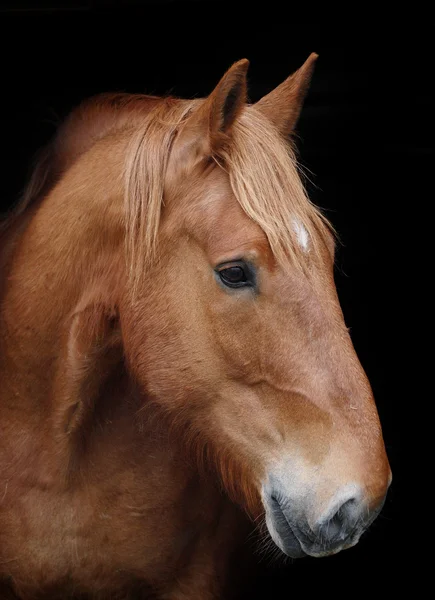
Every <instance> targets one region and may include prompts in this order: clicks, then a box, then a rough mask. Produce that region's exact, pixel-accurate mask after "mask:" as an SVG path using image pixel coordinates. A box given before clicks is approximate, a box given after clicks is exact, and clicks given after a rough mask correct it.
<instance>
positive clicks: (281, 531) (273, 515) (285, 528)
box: [266, 497, 307, 558]
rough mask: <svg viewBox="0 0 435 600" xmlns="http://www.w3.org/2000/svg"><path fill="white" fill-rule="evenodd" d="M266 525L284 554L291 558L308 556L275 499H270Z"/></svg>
mask: <svg viewBox="0 0 435 600" xmlns="http://www.w3.org/2000/svg"><path fill="white" fill-rule="evenodd" d="M266 524H267V527H268V529H269V533H270V535H271V537H272V539H273V541H274V542H275V544H276V545H277V546H278V548H279V549H280V550H282V552H284V554H286V555H287V556H290V557H291V558H302V557H304V556H307V553H306V552H305V551H304V549H303V547H302V544H301V542H300V540H299V537H298V536H297V535H296V534H295V532H294V529H293V527H292V526H291V525H290V523H289V521H288V519H287V518H286V516H285V514H284V513H283V511H282V509H281V507H280V505H279V503H278V501H277V500H276V499H275V498H273V497H272V498H270V510H268V511H267V512H266Z"/></svg>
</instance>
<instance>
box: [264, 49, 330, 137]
mask: <svg viewBox="0 0 435 600" xmlns="http://www.w3.org/2000/svg"><path fill="white" fill-rule="evenodd" d="M317 57H318V55H317V54H315V53H314V52H313V53H311V54H310V56H309V57H308V58H307V60H306V61H305V62H304V64H303V65H302V67H300V69H298V70H297V71H296V72H295V73H293V75H290V77H288V78H287V79H286V80H285V81H283V82H282V83H281V84H280V85H279V86H278V87H277V88H275V89H274V90H273V91H272V92H270V93H269V94H267V96H264V97H263V98H262V99H261V100H259V101H258V102H257V103H256V104H255V106H256V108H257V109H258V110H259V111H260V112H261V113H263V115H264V116H265V117H267V118H268V119H269V120H270V121H271V122H272V123H273V124H274V125H275V127H276V128H277V129H278V131H280V132H281V133H282V135H284V136H288V135H289V134H290V133H291V132H292V131H293V129H294V128H295V126H296V123H297V121H298V118H299V114H300V112H301V109H302V105H303V102H304V99H305V96H306V93H307V91H308V88H309V85H310V81H311V77H312V74H313V71H314V65H315V62H316V60H317Z"/></svg>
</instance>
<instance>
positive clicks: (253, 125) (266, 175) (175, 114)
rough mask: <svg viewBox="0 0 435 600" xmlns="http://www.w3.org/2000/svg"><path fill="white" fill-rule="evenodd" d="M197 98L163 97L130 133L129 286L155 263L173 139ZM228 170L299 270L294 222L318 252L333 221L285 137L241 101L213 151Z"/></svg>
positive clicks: (274, 245) (245, 202) (239, 195)
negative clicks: (312, 195)
mask: <svg viewBox="0 0 435 600" xmlns="http://www.w3.org/2000/svg"><path fill="white" fill-rule="evenodd" d="M197 106H199V102H198V101H197V100H194V101H185V100H178V101H175V100H173V99H167V100H164V101H162V103H161V104H159V105H158V106H156V107H155V108H154V110H152V111H151V112H150V113H149V114H148V115H147V116H146V118H145V121H144V122H143V124H142V126H141V127H140V128H139V129H137V130H136V131H135V133H134V134H133V136H132V138H131V140H130V143H129V147H128V150H127V153H126V160H125V173H124V176H125V215H126V223H127V231H126V251H127V259H128V268H129V274H130V279H131V282H132V285H133V287H134V288H136V287H137V285H139V283H140V280H141V278H142V275H143V274H144V273H146V271H147V269H148V267H149V266H150V265H151V264H152V263H153V262H154V260H155V259H156V256H157V250H158V232H159V225H160V219H161V209H162V206H163V196H164V184H165V174H166V169H167V165H168V160H169V156H170V152H171V147H172V143H173V140H174V138H175V136H176V135H177V133H178V132H179V130H180V129H181V128H182V127H183V124H184V123H185V122H186V117H187V116H188V115H189V114H191V112H192V111H193V110H195V109H196V108H197ZM212 158H213V159H214V160H215V162H216V164H217V165H218V167H219V168H222V169H223V170H224V171H225V172H226V173H227V174H228V176H229V181H230V184H231V188H232V190H233V193H234V195H235V197H236V199H237V201H238V202H239V204H240V206H241V208H242V209H243V210H244V212H245V213H246V214H247V216H248V217H250V218H251V219H252V220H253V221H254V222H255V223H257V224H258V225H259V226H260V227H261V229H262V230H263V231H264V233H265V235H266V237H267V239H268V242H269V244H270V247H271V250H272V252H273V255H274V256H275V259H276V260H277V262H278V263H279V264H280V265H283V266H286V265H288V264H293V265H295V266H297V267H298V268H301V269H304V268H305V265H306V260H304V259H303V256H304V252H303V249H302V248H301V246H300V244H299V243H298V242H297V240H296V237H297V236H296V231H295V223H298V224H299V225H300V226H303V227H304V228H305V230H306V231H307V234H308V236H309V238H310V251H311V252H314V253H318V252H319V241H318V240H319V238H324V236H325V234H326V231H331V232H333V228H332V225H331V224H330V223H329V221H328V220H327V219H326V217H325V216H324V215H323V214H322V213H321V212H320V210H319V209H318V208H317V207H315V206H314V205H313V204H312V203H311V202H310V200H309V199H308V197H307V194H306V191H305V189H304V186H303V184H302V182H301V179H300V177H299V174H298V166H297V162H296V158H295V153H294V151H293V148H292V145H291V143H290V142H286V141H285V140H284V139H283V138H282V136H281V135H280V134H279V133H278V132H277V131H276V130H275V128H274V126H273V125H272V124H271V123H270V122H269V121H268V120H267V119H266V118H265V117H264V116H263V115H262V114H261V113H260V112H259V111H258V110H257V109H256V108H255V106H246V108H245V110H244V111H243V112H242V114H241V115H240V117H239V118H238V119H237V120H236V121H235V123H234V124H233V128H232V131H231V137H230V141H229V143H228V144H227V145H225V146H224V147H223V148H221V149H220V151H219V154H218V155H216V156H213V157H212Z"/></svg>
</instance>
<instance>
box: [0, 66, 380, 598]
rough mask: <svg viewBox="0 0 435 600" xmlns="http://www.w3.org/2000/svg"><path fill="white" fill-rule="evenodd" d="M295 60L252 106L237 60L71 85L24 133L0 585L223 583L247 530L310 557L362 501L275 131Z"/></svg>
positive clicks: (333, 353) (323, 226)
mask: <svg viewBox="0 0 435 600" xmlns="http://www.w3.org/2000/svg"><path fill="white" fill-rule="evenodd" d="M316 58H317V55H316V54H311V55H310V56H309V58H308V59H307V60H306V62H305V63H304V64H303V65H302V66H301V67H300V68H299V69H298V70H297V71H296V72H294V73H293V74H292V75H291V76H290V77H289V78H288V79H286V80H285V81H284V82H283V83H281V84H280V85H279V86H278V87H276V88H275V89H274V90H272V91H271V92H270V93H268V94H267V95H266V96H264V97H262V98H261V99H260V100H259V101H258V102H256V103H254V104H250V103H248V100H247V79H246V78H247V68H248V64H249V63H248V61H247V60H245V59H244V60H240V61H239V62H236V63H235V64H233V65H232V66H231V67H230V68H229V70H228V71H227V72H226V73H225V74H224V76H223V77H222V78H221V80H220V81H219V83H218V84H217V86H216V87H215V88H214V90H213V91H212V93H211V94H210V95H209V96H208V97H206V98H202V99H193V100H186V99H179V98H174V97H156V96H147V95H141V94H127V93H114V94H104V95H101V96H97V97H94V98H92V99H90V100H87V101H85V102H84V103H83V104H82V105H80V106H79V107H78V108H76V109H75V110H73V112H72V113H71V114H70V115H69V117H68V118H67V119H66V121H65V122H64V123H63V124H62V125H61V126H60V128H59V130H58V132H57V134H56V136H55V137H54V139H53V140H52V142H51V143H50V144H49V145H48V146H47V147H46V148H45V149H44V150H43V151H42V152H41V154H40V156H39V159H38V161H37V163H36V166H35V168H34V170H33V173H32V175H31V177H30V180H29V183H28V186H27V188H26V190H25V192H24V194H23V196H22V198H21V201H20V202H19V203H18V205H17V207H16V208H15V209H14V210H13V211H12V212H11V214H10V215H8V216H7V217H6V218H5V219H4V222H3V224H2V229H1V252H0V264H1V283H0V294H1V296H0V298H1V300H0V306H1V310H0V331H1V336H0V415H1V417H0V430H1V435H0V581H1V582H2V585H3V586H4V590H5V591H4V592H3V596H4V597H8V596H7V594H10V597H11V598H20V599H23V600H28V599H32V600H34V599H35V598H50V599H52V598H77V599H78V598H80V599H83V598H96V599H108V598H111V599H123V600H124V599H127V598H144V599H145V598H158V599H161V600H163V599H165V600H192V599H201V600H215V599H218V598H229V597H230V592H231V590H233V584H232V582H233V577H235V575H236V573H235V572H236V571H237V570H242V569H241V567H240V562H241V560H239V558H238V557H239V556H241V554H240V553H241V552H242V551H245V550H246V552H247V554H249V553H250V552H251V549H250V546H249V544H247V542H246V540H247V539H254V541H255V540H256V539H257V538H256V537H255V536H257V537H258V538H259V540H258V541H256V542H255V544H256V543H259V544H261V543H264V544H266V546H267V545H268V544H269V545H272V546H273V548H275V549H278V550H277V551H278V552H279V554H281V555H282V556H284V555H287V556H290V557H293V558H298V557H303V556H312V557H322V556H327V555H331V554H335V553H337V552H339V551H341V550H343V549H347V548H350V547H351V546H354V545H355V544H356V543H357V542H358V540H359V538H360V536H361V535H362V533H363V532H364V531H365V530H366V529H367V528H368V527H369V525H370V524H371V522H372V521H373V520H374V519H375V517H376V516H377V515H378V513H379V512H380V510H381V508H382V505H383V502H384V500H385V497H386V493H387V489H388V486H389V484H390V481H391V471H390V467H389V462H388V459H387V456H386V451H385V446H384V442H383V437H382V431H381V426H380V422H379V417H378V414H377V410H376V406H375V402H374V398H373V393H372V390H371V387H370V384H369V381H368V379H367V376H366V374H365V372H364V370H363V368H362V366H361V364H360V362H359V360H358V358H357V355H356V352H355V349H354V347H353V344H352V341H351V338H350V334H349V331H348V329H347V327H346V325H345V322H344V317H343V314H342V310H341V308H340V303H339V299H338V296H337V291H336V287H335V283H334V252H335V246H336V236H335V233H334V229H333V227H332V225H331V224H330V223H329V221H328V220H327V218H326V217H325V215H324V214H323V213H322V211H321V210H320V209H318V208H317V207H315V206H314V204H312V203H311V202H310V200H309V199H308V197H307V193H306V191H305V189H304V186H303V183H302V180H301V177H300V175H299V170H298V164H297V160H296V153H295V148H294V144H293V141H292V140H293V137H294V136H293V132H294V130H295V126H296V123H297V120H298V117H299V113H300V111H301V108H302V104H303V101H304V98H305V95H306V93H307V90H308V86H309V82H310V79H311V76H312V73H313V69H314V64H315V61H316ZM255 544H254V545H255ZM248 546H249V551H248V550H247V548H248ZM239 567H240V568H239Z"/></svg>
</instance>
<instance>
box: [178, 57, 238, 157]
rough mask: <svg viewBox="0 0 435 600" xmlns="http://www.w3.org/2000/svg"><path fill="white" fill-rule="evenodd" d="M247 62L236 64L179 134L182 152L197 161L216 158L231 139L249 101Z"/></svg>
mask: <svg viewBox="0 0 435 600" xmlns="http://www.w3.org/2000/svg"><path fill="white" fill-rule="evenodd" d="M248 67H249V61H248V60H247V59H242V60H239V61H238V62H236V63H234V64H233V65H232V66H231V67H230V68H229V69H228V71H227V72H226V73H225V75H224V76H223V77H222V79H221V80H220V81H219V83H218V84H217V86H216V87H215V89H214V90H213V92H212V93H211V94H210V95H209V96H208V97H207V98H206V99H205V100H203V101H202V103H201V104H200V105H199V106H198V108H194V109H193V112H192V114H191V115H190V116H189V117H187V119H186V121H185V124H184V126H183V127H182V129H181V130H180V134H179V142H178V144H179V148H180V151H182V152H183V151H186V150H188V151H189V154H190V155H192V151H193V154H194V156H196V157H197V158H202V157H203V156H213V155H214V154H216V153H218V152H219V149H220V147H221V146H222V145H223V144H225V142H226V141H227V140H228V139H229V138H230V137H231V128H232V126H233V124H234V122H235V121H236V120H237V117H238V116H239V115H240V113H241V112H242V110H243V107H244V106H245V104H246V99H247V82H246V72H247V70H248Z"/></svg>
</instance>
